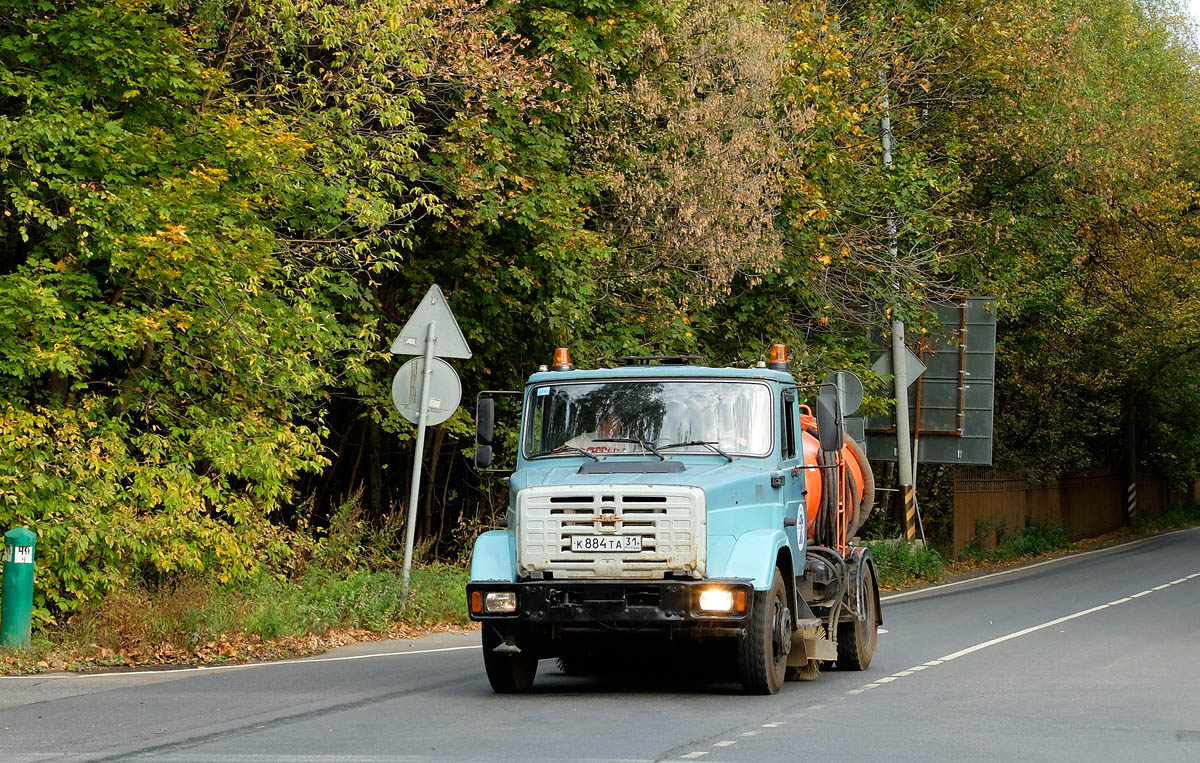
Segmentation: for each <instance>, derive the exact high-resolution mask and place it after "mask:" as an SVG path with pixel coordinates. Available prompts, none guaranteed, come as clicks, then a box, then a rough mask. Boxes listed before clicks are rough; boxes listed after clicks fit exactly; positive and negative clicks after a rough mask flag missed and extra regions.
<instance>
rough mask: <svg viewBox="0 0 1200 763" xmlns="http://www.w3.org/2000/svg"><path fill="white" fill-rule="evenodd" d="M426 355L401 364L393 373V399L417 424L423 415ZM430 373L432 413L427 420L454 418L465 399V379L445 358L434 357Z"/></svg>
mask: <svg viewBox="0 0 1200 763" xmlns="http://www.w3.org/2000/svg"><path fill="white" fill-rule="evenodd" d="M424 368H425V357H424V356H423V355H422V356H418V357H415V358H413V359H412V360H410V361H408V362H407V363H405V364H404V365H402V366H400V370H399V371H397V372H396V375H395V376H394V377H392V402H393V403H395V405H396V410H398V411H400V415H401V416H403V417H404V418H406V419H408V420H409V421H411V422H412V423H414V424H416V423H417V422H418V420H419V419H420V416H421V377H422V375H423V374H422V373H421V372H422V370H423V369H424ZM432 368H433V375H432V376H430V377H429V414H428V416H427V417H426V419H425V424H426V425H428V426H434V425H435V424H441V423H442V422H443V421H445V420H446V419H448V418H450V417H451V416H452V415H453V414H454V411H456V410H457V409H458V404H459V402H460V401H461V400H462V382H460V381H459V380H458V374H457V373H455V371H454V368H453V367H452V366H451V365H450V364H449V363H447V362H446V361H444V360H442V359H441V358H434V359H433V366H432Z"/></svg>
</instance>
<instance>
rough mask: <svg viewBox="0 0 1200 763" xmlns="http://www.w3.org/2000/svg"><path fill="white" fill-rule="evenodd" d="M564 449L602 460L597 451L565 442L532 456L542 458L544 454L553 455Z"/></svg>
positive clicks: (594, 459)
mask: <svg viewBox="0 0 1200 763" xmlns="http://www.w3.org/2000/svg"><path fill="white" fill-rule="evenodd" d="M562 450H571V451H574V452H576V453H579V454H581V455H584V456H587V457H588V458H590V459H592V460H593V461H599V460H600V456H597V455H596V454H595V453H591V452H589V451H586V450H584V449H583V448H577V447H575V446H574V445H567V444H566V443H565V442H564V443H563V444H562V445H559V446H558V447H557V448H551V449H550V450H543V451H542V452H541V453H534V454H533V455H532V456H530V458H542V457H544V456H552V455H554V454H555V453H558V452H559V451H562Z"/></svg>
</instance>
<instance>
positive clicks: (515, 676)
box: [483, 625, 538, 694]
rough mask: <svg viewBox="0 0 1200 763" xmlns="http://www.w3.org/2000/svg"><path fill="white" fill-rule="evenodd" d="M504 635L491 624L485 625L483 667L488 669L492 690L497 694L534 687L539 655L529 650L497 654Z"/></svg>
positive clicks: (516, 692) (524, 690) (516, 691)
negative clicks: (518, 652) (536, 655)
mask: <svg viewBox="0 0 1200 763" xmlns="http://www.w3.org/2000/svg"><path fill="white" fill-rule="evenodd" d="M503 643H504V637H503V636H501V635H500V632H499V631H498V630H496V628H495V627H493V626H491V625H484V626H483V667H484V669H485V670H487V677H488V681H489V682H490V683H491V684H492V691H494V692H496V693H497V694H520V693H522V692H527V691H529V690H530V689H531V688H533V678H534V676H535V675H537V664H538V661H537V657H535V656H533V655H532V654H530V653H529V652H522V653H521V654H496V652H495V651H494V650H495V648H496V647H498V646H500V645H501V644H503Z"/></svg>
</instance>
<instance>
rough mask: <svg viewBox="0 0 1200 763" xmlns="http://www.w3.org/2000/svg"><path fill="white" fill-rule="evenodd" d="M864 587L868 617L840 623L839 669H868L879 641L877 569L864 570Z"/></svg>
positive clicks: (838, 642)
mask: <svg viewBox="0 0 1200 763" xmlns="http://www.w3.org/2000/svg"><path fill="white" fill-rule="evenodd" d="M863 575H864V576H865V578H866V579H865V580H864V581H863V589H864V592H865V593H866V597H867V617H866V619H865V620H855V621H854V622H850V623H840V624H839V625H838V629H837V632H838V640H837V655H838V656H837V666H838V669H839V670H866V669H867V668H868V667H870V665H871V657H872V656H874V654H875V645H876V643H877V642H878V641H879V625H878V623H879V593H878V589H876V587H875V569H874V568H873V567H871V566H870V565H867V566H866V569H865V570H864V571H863Z"/></svg>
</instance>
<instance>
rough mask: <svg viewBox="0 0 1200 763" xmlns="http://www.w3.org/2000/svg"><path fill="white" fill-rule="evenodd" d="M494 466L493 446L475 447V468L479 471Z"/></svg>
mask: <svg viewBox="0 0 1200 763" xmlns="http://www.w3.org/2000/svg"><path fill="white" fill-rule="evenodd" d="M491 465H492V446H491V445H476V446H475V467H476V468H477V469H486V468H488V467H489V466H491Z"/></svg>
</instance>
